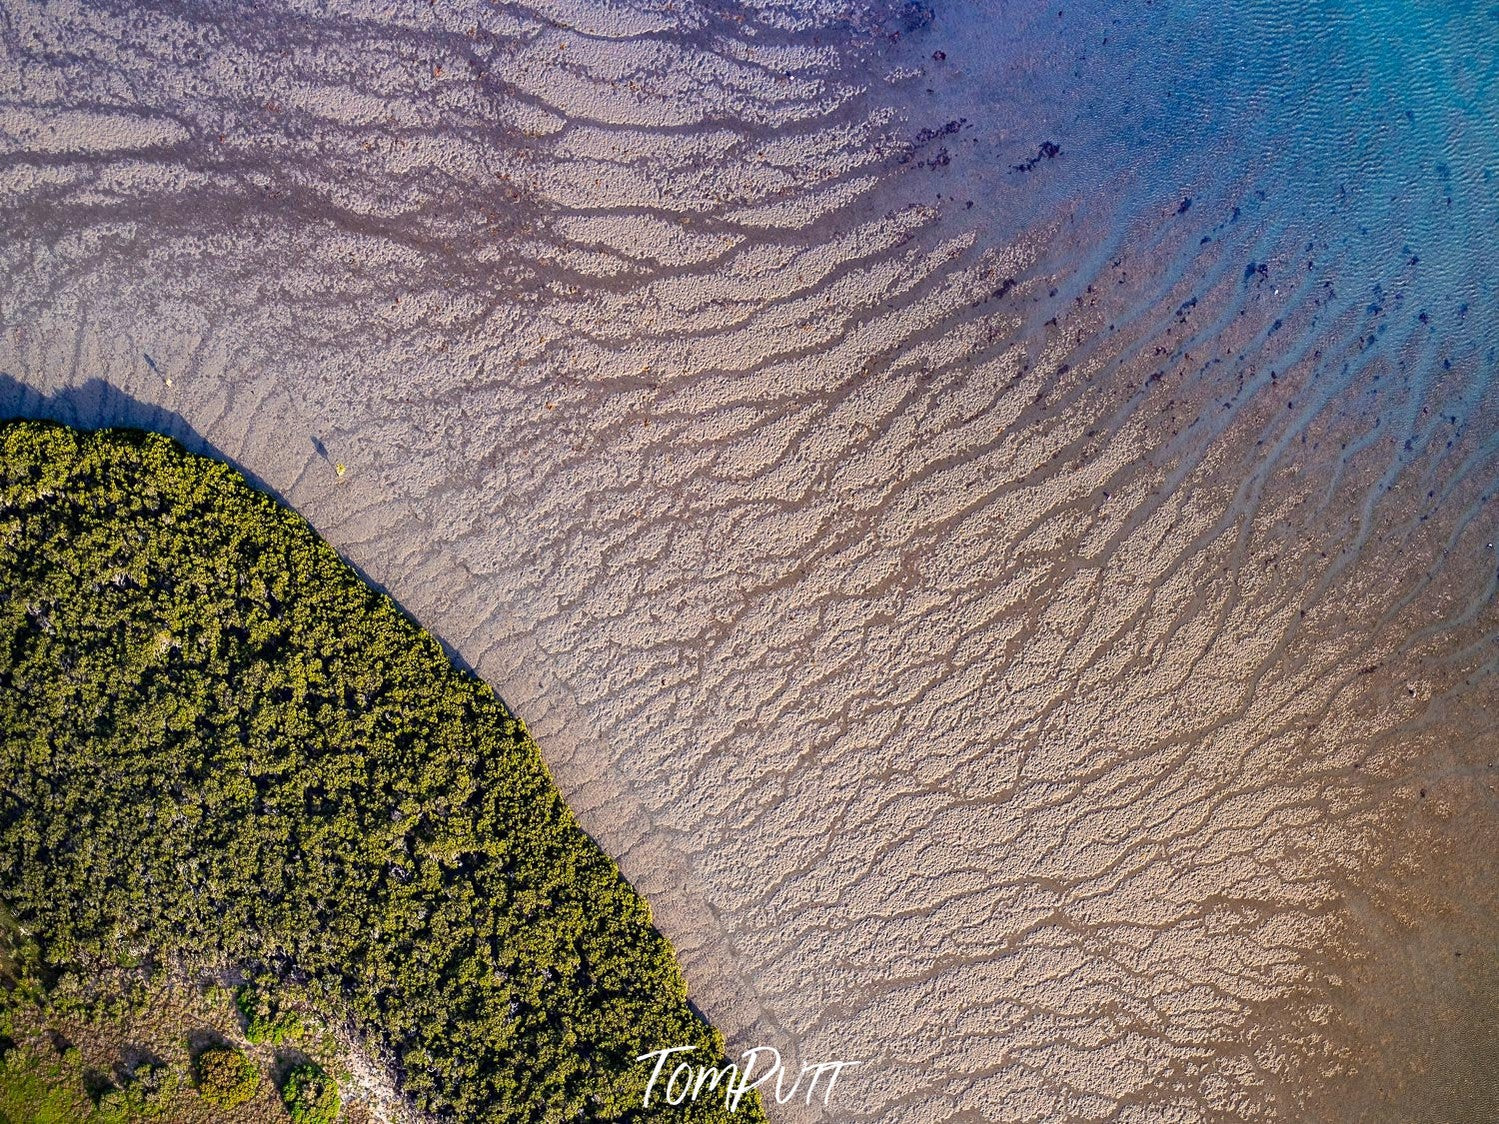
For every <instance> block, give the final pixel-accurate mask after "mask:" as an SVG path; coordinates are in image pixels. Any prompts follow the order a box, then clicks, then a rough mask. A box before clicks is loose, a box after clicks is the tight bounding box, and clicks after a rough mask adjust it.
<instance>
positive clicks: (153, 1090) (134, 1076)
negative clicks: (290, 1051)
mask: <svg viewBox="0 0 1499 1124" xmlns="http://www.w3.org/2000/svg"><path fill="white" fill-rule="evenodd" d="M252 1065H253V1063H252ZM177 1084H178V1082H177V1074H176V1073H174V1072H173V1071H172V1069H171V1068H170V1067H168V1066H165V1065H161V1064H159V1063H157V1062H149V1061H147V1062H139V1063H137V1064H136V1065H135V1066H134V1067H133V1068H132V1069H131V1070H130V1072H129V1073H128V1074H126V1075H125V1078H124V1081H123V1082H122V1083H121V1085H120V1087H119V1088H118V1089H113V1090H111V1091H109V1092H107V1093H105V1094H104V1095H103V1096H102V1097H101V1098H100V1100H99V1103H100V1105H101V1106H104V1107H108V1108H112V1109H114V1110H116V1111H117V1112H119V1113H121V1114H122V1115H124V1116H127V1117H137V1118H143V1119H149V1118H152V1117H157V1116H162V1115H164V1114H165V1113H166V1112H167V1111H168V1107H169V1105H170V1104H171V1101H172V1098H173V1097H175V1096H176V1094H177ZM250 1092H251V1093H252V1094H253V1093H254V1092H255V1087H254V1086H253V1085H252V1086H251V1087H250ZM248 1099H249V1098H248V1097H246V1098H244V1100H248ZM216 1103H224V1102H216ZM234 1103H236V1104H238V1103H243V1101H236V1102H234Z"/></svg>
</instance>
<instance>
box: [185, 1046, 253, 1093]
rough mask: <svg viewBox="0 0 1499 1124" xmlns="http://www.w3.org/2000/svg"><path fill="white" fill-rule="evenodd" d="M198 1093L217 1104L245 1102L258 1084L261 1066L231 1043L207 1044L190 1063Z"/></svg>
mask: <svg viewBox="0 0 1499 1124" xmlns="http://www.w3.org/2000/svg"><path fill="white" fill-rule="evenodd" d="M193 1069H194V1071H195V1072H196V1073H197V1076H198V1096H200V1097H202V1098H203V1099H204V1100H205V1101H207V1102H208V1103H209V1104H211V1105H218V1106H219V1107H220V1108H237V1107H239V1106H240V1105H242V1104H245V1103H246V1102H247V1101H249V1100H250V1098H251V1097H253V1096H254V1095H255V1090H256V1089H259V1088H260V1068H259V1067H258V1066H256V1064H255V1063H254V1062H253V1061H251V1060H250V1059H249V1058H247V1057H245V1055H244V1052H243V1051H241V1050H236V1049H235V1048H234V1047H233V1046H210V1047H209V1048H208V1049H206V1050H204V1051H203V1052H202V1053H201V1054H199V1055H198V1058H197V1060H196V1061H195V1062H194V1063H193Z"/></svg>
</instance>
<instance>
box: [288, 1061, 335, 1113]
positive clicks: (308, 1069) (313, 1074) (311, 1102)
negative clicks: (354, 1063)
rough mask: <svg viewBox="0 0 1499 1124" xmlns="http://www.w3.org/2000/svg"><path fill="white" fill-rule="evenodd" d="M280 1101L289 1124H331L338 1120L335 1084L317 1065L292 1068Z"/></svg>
mask: <svg viewBox="0 0 1499 1124" xmlns="http://www.w3.org/2000/svg"><path fill="white" fill-rule="evenodd" d="M281 1100H282V1102H283V1103H284V1104H285V1105H286V1111H287V1113H288V1114H290V1116H291V1120H292V1124H333V1121H334V1120H336V1119H337V1118H338V1084H337V1083H336V1082H335V1081H334V1080H333V1078H331V1077H329V1076H328V1075H327V1074H326V1073H324V1072H323V1070H322V1068H321V1067H320V1066H315V1065H312V1064H310V1063H309V1064H306V1065H299V1066H294V1067H292V1070H291V1072H290V1073H288V1074H287V1075H286V1083H285V1084H284V1085H282V1086H281Z"/></svg>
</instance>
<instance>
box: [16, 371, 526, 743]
mask: <svg viewBox="0 0 1499 1124" xmlns="http://www.w3.org/2000/svg"><path fill="white" fill-rule="evenodd" d="M20 418H25V419H28V420H32V421H55V422H61V423H62V424H64V425H70V426H72V427H73V428H75V429H137V430H144V431H147V432H150V433H161V434H165V435H166V436H167V437H170V438H172V439H173V440H174V441H176V442H177V443H178V444H179V445H181V446H182V447H183V448H185V449H186V450H187V451H188V452H190V453H197V454H199V455H200V456H205V457H212V458H213V459H214V460H217V461H222V462H224V463H225V464H227V465H228V466H229V467H230V468H232V469H234V471H236V472H238V473H239V474H240V475H241V476H243V477H244V478H245V479H246V480H248V481H249V482H250V485H251V487H253V488H255V489H256V490H257V491H260V492H264V493H266V495H268V496H270V497H272V498H273V499H274V500H275V501H276V502H277V503H279V504H280V505H281V506H282V507H285V508H288V509H290V510H292V511H296V510H297V508H296V506H295V505H294V504H292V503H291V502H289V501H288V500H287V498H286V497H285V496H284V495H282V494H281V493H280V492H279V491H277V490H276V489H275V488H273V487H272V486H271V485H270V484H268V483H267V482H266V481H265V480H263V479H262V478H261V477H259V476H257V475H256V474H255V473H254V472H252V471H251V470H250V469H248V468H247V467H245V466H244V465H243V464H241V463H240V462H239V461H237V460H235V459H234V458H233V457H231V456H230V455H229V454H228V453H226V452H224V450H223V449H221V448H219V447H218V446H217V445H215V444H213V442H211V441H209V440H208V439H207V438H206V437H204V436H203V435H202V434H201V433H199V432H198V431H197V430H196V429H194V428H193V426H192V424H191V423H190V422H189V421H188V420H187V419H186V418H185V417H183V416H182V415H181V414H179V413H177V412H176V411H175V410H169V409H167V408H166V407H165V406H160V405H157V404H156V403H154V402H144V401H142V400H141V399H139V398H136V397H135V396H134V395H131V394H128V393H126V392H125V391H123V390H121V389H120V388H119V387H117V386H114V385H113V384H111V383H108V382H105V381H104V380H103V379H89V380H88V381H87V382H84V383H82V384H80V385H78V386H69V387H64V388H62V389H61V390H57V391H54V392H52V393H50V394H49V393H46V392H44V391H40V390H37V389H36V388H35V387H31V386H28V385H27V384H26V383H24V382H22V381H21V380H20V379H18V378H16V377H15V376H14V375H12V374H10V373H9V372H7V371H0V424H3V423H4V422H7V421H13V420H16V419H20ZM308 441H309V442H310V444H311V446H312V451H313V452H314V453H315V454H316V455H317V456H318V457H320V458H322V459H323V460H324V461H327V460H328V459H329V456H328V447H327V446H326V445H325V444H324V443H323V442H322V440H321V439H319V438H318V437H317V436H316V435H315V434H309V435H308ZM319 537H321V536H319ZM324 541H326V540H324ZM329 545H330V546H331V545H332V544H331V543H330V544H329ZM334 549H335V550H337V549H338V548H337V547H334ZM338 555H339V557H340V558H342V559H343V561H344V564H345V565H347V566H348V567H349V568H350V569H351V570H353V571H354V572H355V573H356V574H358V575H359V580H360V581H362V582H364V584H365V585H367V586H369V587H370V588H371V589H373V590H374V591H375V592H377V593H381V594H384V595H385V596H386V597H389V598H390V600H391V602H392V603H393V604H394V605H395V606H396V608H397V609H399V610H400V612H401V613H402V615H403V616H405V617H406V618H407V619H408V620H410V621H411V622H412V623H413V624H415V625H417V627H419V628H421V629H422V630H423V631H425V632H427V633H428V634H429V635H431V636H432V637H433V638H434V639H435V640H436V641H437V642H438V643H439V644H440V645H441V646H442V650H443V654H444V655H446V656H447V658H448V660H449V661H450V662H451V663H452V664H453V666H454V667H457V668H459V669H460V670H462V671H465V672H467V673H468V674H470V675H472V676H474V677H475V678H480V676H479V674H478V672H476V671H475V670H474V668H473V665H471V664H470V663H469V662H468V661H467V660H465V659H464V658H463V657H462V656H461V655H460V654H459V653H458V651H457V649H455V648H454V647H453V646H452V645H451V644H449V643H448V642H447V641H446V640H444V639H443V638H442V637H441V636H438V635H437V634H436V633H435V632H433V631H432V630H431V629H430V628H427V626H425V625H423V624H422V623H421V622H420V621H418V620H417V619H416V617H414V616H413V615H412V614H411V613H410V612H408V611H407V610H406V607H405V606H404V605H402V604H401V602H400V601H399V600H398V599H397V598H396V597H395V596H394V595H393V594H392V593H391V592H390V590H389V589H387V588H386V587H385V586H384V585H383V584H382V583H380V582H378V581H376V580H375V579H374V578H373V577H371V576H370V575H369V574H368V573H366V572H365V570H364V568H363V567H362V566H360V565H359V564H358V563H356V562H354V561H353V560H351V559H350V558H348V557H347V556H346V555H345V554H344V553H343V551H339V552H338ZM496 695H498V692H496ZM501 702H502V703H504V700H503V699H501ZM505 709H506V710H510V711H511V713H512V714H513V713H514V711H513V710H512V709H511V707H510V706H509V705H508V704H505Z"/></svg>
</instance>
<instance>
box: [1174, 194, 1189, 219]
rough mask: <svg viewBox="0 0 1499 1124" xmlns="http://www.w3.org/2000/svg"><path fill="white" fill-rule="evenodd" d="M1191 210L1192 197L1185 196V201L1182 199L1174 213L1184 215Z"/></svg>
mask: <svg viewBox="0 0 1499 1124" xmlns="http://www.w3.org/2000/svg"><path fill="white" fill-rule="evenodd" d="M1191 209H1192V197H1191V196H1190V195H1189V196H1187V198H1185V199H1183V200H1182V201H1181V205H1180V206H1178V207H1177V208H1176V213H1177V214H1179V215H1184V214H1186V213H1187V212H1188V211H1190V210H1191Z"/></svg>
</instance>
